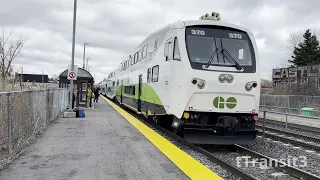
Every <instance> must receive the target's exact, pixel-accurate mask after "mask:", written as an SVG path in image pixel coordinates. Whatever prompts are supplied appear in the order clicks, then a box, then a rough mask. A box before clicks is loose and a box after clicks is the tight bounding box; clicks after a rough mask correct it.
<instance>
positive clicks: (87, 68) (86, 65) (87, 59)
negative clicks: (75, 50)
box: [86, 58, 90, 71]
mask: <svg viewBox="0 0 320 180" xmlns="http://www.w3.org/2000/svg"><path fill="white" fill-rule="evenodd" d="M89 59H90V58H87V65H86V70H87V71H88V60H89Z"/></svg>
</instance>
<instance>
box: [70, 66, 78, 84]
mask: <svg viewBox="0 0 320 180" xmlns="http://www.w3.org/2000/svg"><path fill="white" fill-rule="evenodd" d="M73 67H74V70H73V71H71V65H69V66H68V74H67V76H68V77H67V78H68V80H77V76H78V66H77V65H74V66H73Z"/></svg>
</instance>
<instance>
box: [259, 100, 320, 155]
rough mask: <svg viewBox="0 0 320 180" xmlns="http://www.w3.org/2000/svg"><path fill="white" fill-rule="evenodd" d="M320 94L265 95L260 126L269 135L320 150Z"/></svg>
mask: <svg viewBox="0 0 320 180" xmlns="http://www.w3.org/2000/svg"><path fill="white" fill-rule="evenodd" d="M319 110H320V96H302V95H287V96H286V95H261V97H260V111H259V119H260V120H259V122H257V128H258V130H259V131H260V132H259V133H260V135H262V137H263V139H265V138H266V137H268V138H271V139H274V140H280V141H285V142H287V143H291V144H295V145H297V146H302V147H306V148H311V149H314V150H318V151H320V146H319V145H318V144H320V117H319V115H320V113H319V112H320V111H319Z"/></svg>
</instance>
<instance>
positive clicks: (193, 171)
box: [102, 97, 222, 180]
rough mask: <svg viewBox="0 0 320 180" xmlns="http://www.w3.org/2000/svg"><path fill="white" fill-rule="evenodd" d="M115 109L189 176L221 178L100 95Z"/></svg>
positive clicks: (203, 179) (200, 179)
mask: <svg viewBox="0 0 320 180" xmlns="http://www.w3.org/2000/svg"><path fill="white" fill-rule="evenodd" d="M102 98H103V99H104V100H105V101H106V102H107V103H109V104H110V105H111V106H112V107H113V108H114V109H115V110H116V111H118V112H119V113H120V114H121V115H122V116H123V117H124V118H125V119H126V120H127V121H129V122H130V123H131V124H132V125H133V126H134V127H135V128H136V129H138V130H139V131H140V132H141V133H142V134H143V135H144V136H145V137H146V138H147V139H149V141H151V142H152V144H153V145H155V146H156V147H157V148H158V149H159V150H160V151H161V152H162V153H163V154H165V155H166V156H167V157H168V158H169V159H170V160H171V161H172V162H173V163H174V164H175V165H176V166H178V167H179V168H180V169H181V170H182V171H183V172H184V173H185V174H186V175H187V176H188V177H189V178H191V179H199V180H208V179H222V178H221V177H220V176H219V175H217V174H216V173H214V172H212V171H211V170H210V169H208V168H207V167H205V166H204V165H203V164H201V163H200V162H199V161H197V160H195V159H194V158H192V157H191V156H190V155H188V154H187V153H185V152H184V151H182V150H181V149H179V148H178V147H177V146H175V145H174V144H172V143H171V142H170V141H168V140H167V139H165V138H164V137H162V136H161V135H159V134H158V133H156V132H155V131H154V130H152V129H150V128H149V127H148V126H146V125H145V124H143V123H142V122H141V121H139V120H137V119H136V118H135V117H133V116H132V115H131V114H129V113H127V112H126V111H124V110H123V109H121V108H120V107H118V106H117V105H116V104H114V103H113V102H111V101H110V100H109V99H107V98H105V97H102Z"/></svg>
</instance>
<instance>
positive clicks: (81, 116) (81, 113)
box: [79, 109, 86, 118]
mask: <svg viewBox="0 0 320 180" xmlns="http://www.w3.org/2000/svg"><path fill="white" fill-rule="evenodd" d="M79 117H80V118H83V117H86V115H85V113H84V110H83V109H79Z"/></svg>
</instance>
